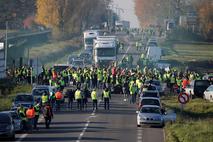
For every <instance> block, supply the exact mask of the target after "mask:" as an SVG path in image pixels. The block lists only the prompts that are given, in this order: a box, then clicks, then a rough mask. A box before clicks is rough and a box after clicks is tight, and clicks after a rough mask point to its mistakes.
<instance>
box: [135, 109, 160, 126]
mask: <svg viewBox="0 0 213 142" xmlns="http://www.w3.org/2000/svg"><path fill="white" fill-rule="evenodd" d="M163 115H164V114H162V111H161V107H159V106H157V105H143V106H142V107H141V109H140V111H138V114H137V126H138V127H140V126H141V125H151V126H160V127H163V126H164V117H163Z"/></svg>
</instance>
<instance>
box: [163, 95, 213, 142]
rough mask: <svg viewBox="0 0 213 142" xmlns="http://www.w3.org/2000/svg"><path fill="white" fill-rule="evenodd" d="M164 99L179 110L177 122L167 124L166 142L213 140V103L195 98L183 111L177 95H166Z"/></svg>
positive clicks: (207, 141)
mask: <svg viewBox="0 0 213 142" xmlns="http://www.w3.org/2000/svg"><path fill="white" fill-rule="evenodd" d="M162 101H163V103H164V104H165V105H166V107H167V108H171V109H174V110H176V112H177V121H176V123H174V124H170V123H168V124H166V126H165V132H166V142H212V141H213V135H212V134H213V125H212V124H213V103H210V102H207V101H205V100H203V99H193V100H191V101H190V102H189V103H188V104H186V105H185V107H184V110H183V112H181V111H180V106H179V103H178V101H177V97H174V96H172V97H165V98H162Z"/></svg>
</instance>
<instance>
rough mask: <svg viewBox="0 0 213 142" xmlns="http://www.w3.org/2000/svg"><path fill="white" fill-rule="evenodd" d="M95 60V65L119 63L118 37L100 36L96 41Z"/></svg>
mask: <svg viewBox="0 0 213 142" xmlns="http://www.w3.org/2000/svg"><path fill="white" fill-rule="evenodd" d="M93 53H94V55H93V58H94V62H95V65H98V66H100V65H101V66H104V65H109V64H112V63H116V61H117V38H116V36H101V37H100V36H99V37H97V39H96V40H94V47H93Z"/></svg>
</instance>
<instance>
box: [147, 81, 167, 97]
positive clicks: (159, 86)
mask: <svg viewBox="0 0 213 142" xmlns="http://www.w3.org/2000/svg"><path fill="white" fill-rule="evenodd" d="M149 83H150V84H152V85H154V86H155V87H156V88H157V90H158V92H159V93H160V95H163V94H164V90H163V89H162V86H161V82H160V81H159V80H147V81H145V84H149Z"/></svg>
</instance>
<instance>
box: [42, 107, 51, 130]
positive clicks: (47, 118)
mask: <svg viewBox="0 0 213 142" xmlns="http://www.w3.org/2000/svg"><path fill="white" fill-rule="evenodd" d="M43 116H44V119H45V126H46V128H47V129H48V128H50V123H51V121H52V118H53V111H52V107H51V105H50V104H49V103H47V104H46V105H45V106H44V109H43Z"/></svg>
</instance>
